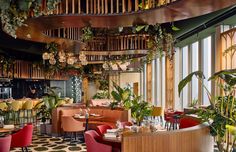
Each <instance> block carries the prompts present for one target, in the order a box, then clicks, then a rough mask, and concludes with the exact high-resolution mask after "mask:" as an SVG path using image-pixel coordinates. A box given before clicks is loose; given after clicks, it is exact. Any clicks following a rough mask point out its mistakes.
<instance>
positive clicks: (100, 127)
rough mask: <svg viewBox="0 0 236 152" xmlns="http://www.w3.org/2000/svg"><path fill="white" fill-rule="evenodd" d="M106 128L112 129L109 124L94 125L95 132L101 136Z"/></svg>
mask: <svg viewBox="0 0 236 152" xmlns="http://www.w3.org/2000/svg"><path fill="white" fill-rule="evenodd" d="M107 129H112V127H111V126H109V125H99V126H96V132H97V133H98V134H99V135H100V136H103V135H104V134H105V133H106V131H107Z"/></svg>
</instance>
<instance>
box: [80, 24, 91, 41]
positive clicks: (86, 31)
mask: <svg viewBox="0 0 236 152" xmlns="http://www.w3.org/2000/svg"><path fill="white" fill-rule="evenodd" d="M81 31H82V35H81V37H80V39H81V41H83V42H88V41H90V40H92V39H93V37H94V34H93V31H92V28H91V27H90V26H88V27H84V28H82V30H81Z"/></svg>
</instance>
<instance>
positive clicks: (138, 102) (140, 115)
mask: <svg viewBox="0 0 236 152" xmlns="http://www.w3.org/2000/svg"><path fill="white" fill-rule="evenodd" d="M113 85H114V88H115V90H114V91H112V92H111V95H112V97H113V99H115V101H114V102H113V104H112V103H111V104H112V106H114V105H119V104H120V105H122V106H123V107H124V108H125V109H130V110H131V116H132V118H133V119H134V120H135V122H136V124H137V125H140V124H141V122H142V121H143V119H144V118H145V117H148V116H150V115H151V112H152V110H151V109H152V108H151V106H150V105H149V103H148V102H145V101H144V100H142V98H141V96H136V95H135V94H134V93H133V92H132V90H131V88H130V86H128V87H126V88H121V87H120V86H118V85H117V84H115V83H114V82H113Z"/></svg>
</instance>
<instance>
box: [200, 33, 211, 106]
mask: <svg viewBox="0 0 236 152" xmlns="http://www.w3.org/2000/svg"><path fill="white" fill-rule="evenodd" d="M203 73H204V75H205V77H206V78H209V77H210V76H211V36H209V37H207V38H205V39H204V40H203ZM204 85H205V86H206V87H207V89H208V90H209V91H210V92H211V82H210V81H207V79H205V80H204ZM202 101H203V104H204V105H209V100H208V97H207V94H206V91H205V90H203V100H202Z"/></svg>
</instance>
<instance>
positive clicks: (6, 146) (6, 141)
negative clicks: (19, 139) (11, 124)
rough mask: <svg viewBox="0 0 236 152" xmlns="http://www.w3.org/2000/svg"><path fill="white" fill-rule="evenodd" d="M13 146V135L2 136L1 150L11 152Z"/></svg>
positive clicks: (0, 151)
mask: <svg viewBox="0 0 236 152" xmlns="http://www.w3.org/2000/svg"><path fill="white" fill-rule="evenodd" d="M10 147H11V135H10V136H6V137H2V138H0V152H9V151H10Z"/></svg>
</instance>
